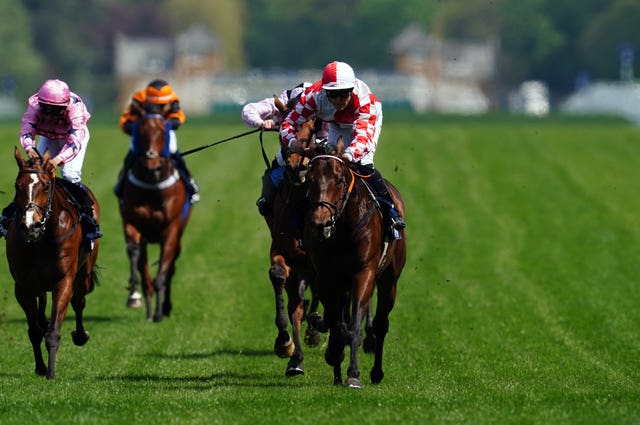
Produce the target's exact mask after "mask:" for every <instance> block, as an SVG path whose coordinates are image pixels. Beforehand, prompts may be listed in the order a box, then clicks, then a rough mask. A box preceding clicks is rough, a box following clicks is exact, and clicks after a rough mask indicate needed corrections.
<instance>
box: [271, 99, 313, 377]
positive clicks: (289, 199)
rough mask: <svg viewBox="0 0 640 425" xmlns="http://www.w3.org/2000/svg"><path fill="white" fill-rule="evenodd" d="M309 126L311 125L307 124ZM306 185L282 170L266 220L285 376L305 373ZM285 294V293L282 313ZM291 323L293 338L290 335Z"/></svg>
mask: <svg viewBox="0 0 640 425" xmlns="http://www.w3.org/2000/svg"><path fill="white" fill-rule="evenodd" d="M274 102H275V104H276V107H277V108H278V109H279V110H280V113H281V116H282V117H284V116H285V115H286V113H288V112H289V110H288V109H287V108H286V107H285V106H284V105H283V104H282V102H280V100H279V99H278V98H277V97H275V96H274ZM310 123H311V122H310ZM312 124H313V123H311V125H306V126H304V127H303V128H302V129H301V130H300V131H299V132H298V134H297V137H298V139H299V140H309V139H310V138H311V137H312V136H313V126H312ZM306 192H307V186H306V183H305V182H304V176H303V173H302V172H301V170H300V168H298V169H293V168H290V167H288V168H285V173H284V179H283V181H282V183H281V184H280V187H279V189H278V191H277V194H276V197H275V199H274V201H273V207H272V210H271V214H270V215H267V216H266V217H265V221H266V223H267V226H268V227H269V230H270V233H271V247H270V251H269V254H270V259H271V265H270V267H269V279H270V281H271V284H272V286H273V290H274V295H275V306H276V314H275V324H276V328H277V329H278V334H277V336H276V339H275V342H274V352H275V354H276V355H277V356H278V357H280V358H289V362H288V364H287V367H286V369H285V375H286V376H296V375H301V374H304V365H303V360H304V353H303V351H302V344H301V328H302V322H303V321H304V320H305V317H306V307H307V306H306V303H305V300H304V294H305V291H306V289H307V288H309V287H311V288H312V286H313V279H314V275H315V273H314V271H313V268H312V267H311V264H310V262H309V260H308V258H307V254H306V252H305V250H304V247H303V246H302V244H301V241H302V228H303V217H304V214H305V211H306V206H307V202H306ZM311 291H312V299H311V303H310V305H309V309H308V311H309V312H310V313H314V312H316V311H317V308H318V304H319V301H318V298H317V296H314V295H313V288H312V289H311ZM284 292H286V294H287V307H286V311H285V301H284ZM289 323H291V328H292V334H293V338H292V337H291V335H290V334H289V330H288V328H289ZM319 341H320V337H319V334H318V332H317V331H316V330H315V329H313V328H312V327H311V326H308V327H307V330H306V336H305V342H306V343H307V345H309V346H317V345H318V344H319Z"/></svg>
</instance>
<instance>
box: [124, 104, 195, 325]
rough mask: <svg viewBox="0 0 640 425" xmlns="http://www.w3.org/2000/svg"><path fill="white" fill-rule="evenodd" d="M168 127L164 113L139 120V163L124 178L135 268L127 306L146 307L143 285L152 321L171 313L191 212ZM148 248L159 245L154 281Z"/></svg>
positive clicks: (130, 251) (131, 258) (130, 253)
mask: <svg viewBox="0 0 640 425" xmlns="http://www.w3.org/2000/svg"><path fill="white" fill-rule="evenodd" d="M169 126H170V124H169V122H168V121H167V120H165V118H164V117H163V116H162V115H160V114H144V115H143V116H142V117H141V119H140V120H139V121H138V123H137V125H136V128H135V129H134V132H135V134H134V137H133V139H132V140H133V152H134V156H135V162H134V164H133V165H132V167H131V169H130V171H129V173H128V176H126V178H125V181H124V184H123V188H122V198H121V199H120V203H119V209H120V216H121V218H122V225H123V228H124V237H125V242H126V245H127V255H128V257H129V264H130V276H129V297H128V299H127V306H129V307H133V308H135V307H140V306H141V301H140V298H141V296H140V292H139V291H138V286H139V285H140V283H141V280H142V284H143V285H142V290H143V295H144V300H145V307H146V313H147V320H150V321H151V320H152V319H153V321H154V322H160V321H162V319H163V317H164V316H169V315H170V314H171V310H172V304H171V280H172V278H173V275H174V274H175V270H176V266H175V263H176V260H177V259H178V257H179V256H180V252H181V249H182V246H181V238H182V234H183V233H184V230H185V228H186V226H187V223H188V222H189V218H190V216H191V210H192V205H191V203H190V201H189V198H188V196H187V191H186V188H185V185H184V184H181V180H180V178H179V176H178V172H177V170H176V169H175V167H174V164H173V162H172V160H171V158H170V152H169V128H170V127H169ZM149 243H152V244H154V243H157V244H159V245H160V260H159V266H158V272H157V274H156V276H155V278H153V279H152V277H151V273H150V271H149V262H148V257H147V246H148V244H149ZM154 293H155V295H156V303H155V309H154V310H155V311H154V312H153V316H152V298H153V295H154Z"/></svg>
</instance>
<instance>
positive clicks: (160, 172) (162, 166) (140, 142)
mask: <svg viewBox="0 0 640 425" xmlns="http://www.w3.org/2000/svg"><path fill="white" fill-rule="evenodd" d="M169 130H170V126H169V123H168V122H167V121H166V120H165V118H164V117H163V116H162V115H160V114H145V115H143V116H142V118H141V119H140V121H139V122H138V125H137V128H136V130H135V131H136V133H135V137H134V143H133V145H134V153H135V154H136V161H137V162H138V163H139V164H140V165H141V166H142V167H141V168H139V169H138V172H141V173H142V175H141V176H139V177H141V178H142V179H143V180H144V181H147V182H149V183H153V182H158V181H160V180H162V179H163V178H166V177H167V176H168V175H170V174H171V173H172V165H171V161H170V160H169V156H170V152H169V138H170V136H169Z"/></svg>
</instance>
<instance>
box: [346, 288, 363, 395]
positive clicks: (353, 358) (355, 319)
mask: <svg viewBox="0 0 640 425" xmlns="http://www.w3.org/2000/svg"><path fill="white" fill-rule="evenodd" d="M363 310H364V309H363V308H362V305H361V301H360V299H358V298H357V297H355V298H354V300H353V302H352V306H351V317H350V319H349V325H348V328H347V329H345V342H346V343H347V344H348V345H349V367H348V368H347V379H346V381H345V382H344V384H345V385H346V386H348V387H350V388H362V383H361V382H360V369H359V368H358V349H359V348H360V344H361V342H362V333H361V331H362V313H363Z"/></svg>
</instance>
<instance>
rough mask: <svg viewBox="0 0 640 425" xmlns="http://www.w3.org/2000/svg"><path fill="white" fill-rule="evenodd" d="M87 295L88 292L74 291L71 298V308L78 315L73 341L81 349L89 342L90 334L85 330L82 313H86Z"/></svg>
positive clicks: (72, 334)
mask: <svg viewBox="0 0 640 425" xmlns="http://www.w3.org/2000/svg"><path fill="white" fill-rule="evenodd" d="M85 279H86V278H85ZM85 295H86V292H84V291H74V292H73V295H72V296H71V307H72V308H73V311H74V312H75V315H76V328H75V330H73V331H72V332H71V339H73V343H74V344H75V345H77V346H79V347H81V346H83V345H84V344H86V343H87V341H89V332H87V331H86V330H85V329H84V323H83V320H82V313H83V312H84V307H85V305H86V303H87V300H86V296H85Z"/></svg>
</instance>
